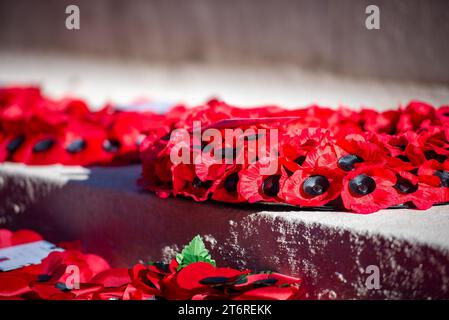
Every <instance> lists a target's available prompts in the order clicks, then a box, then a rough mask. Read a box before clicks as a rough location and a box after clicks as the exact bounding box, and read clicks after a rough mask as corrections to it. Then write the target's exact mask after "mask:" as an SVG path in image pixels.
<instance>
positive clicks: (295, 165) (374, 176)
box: [139, 101, 449, 213]
mask: <svg viewBox="0 0 449 320" xmlns="http://www.w3.org/2000/svg"><path fill="white" fill-rule="evenodd" d="M226 108H228V107H226V106H225V105H224V104H223V103H220V102H217V101H212V102H211V103H209V104H208V105H207V106H206V107H201V108H200V109H201V110H196V111H195V112H196V113H195V116H194V117H193V119H201V121H202V122H201V123H202V124H203V123H205V124H206V126H207V128H209V129H210V128H214V129H217V130H219V131H225V130H227V129H229V128H234V129H235V128H239V129H241V131H240V136H239V135H237V140H238V139H239V138H241V141H243V144H240V145H237V147H236V145H229V142H228V141H227V140H226V139H223V140H222V141H219V143H218V148H217V147H216V146H214V148H213V149H211V148H209V145H208V144H207V143H205V142H204V141H201V142H198V141H197V140H198V139H196V140H195V136H194V135H193V134H192V138H191V140H190V143H188V144H186V143H185V141H181V140H179V137H180V136H182V135H180V134H178V133H177V132H175V131H172V133H171V135H170V137H168V136H164V137H159V138H156V139H153V138H151V137H148V138H147V139H146V140H145V141H144V143H143V144H142V146H141V160H142V164H143V173H142V176H141V179H140V180H139V184H140V185H141V186H142V187H143V188H145V189H147V190H151V191H154V192H156V193H157V194H158V195H159V196H161V197H168V196H172V195H174V196H178V195H181V196H187V197H191V198H193V199H195V200H196V201H205V200H208V199H213V200H217V201H223V202H249V203H254V202H274V203H286V204H290V205H295V206H300V207H317V206H329V207H332V208H338V209H342V210H350V211H353V212H357V213H372V212H375V211H377V210H380V209H383V208H388V207H394V206H401V207H413V208H417V209H428V208H429V207H431V206H432V205H434V204H441V203H445V202H448V201H449V160H448V157H449V131H448V129H449V127H448V124H449V122H448V121H447V117H448V116H449V112H447V108H448V107H442V108H439V109H435V108H433V107H432V106H430V105H427V104H425V103H420V102H412V103H410V104H409V105H408V106H407V107H405V108H400V109H399V110H397V111H387V112H384V113H378V112H375V111H372V113H373V118H372V119H376V121H377V122H379V123H378V125H377V126H376V125H375V124H374V123H373V122H372V119H371V120H369V118H366V117H365V116H364V114H365V115H366V114H369V113H370V110H363V111H360V112H356V111H348V110H345V109H340V110H337V111H329V110H327V109H322V108H318V107H313V106H312V107H309V108H306V109H301V110H294V111H286V112H284V113H281V115H282V117H274V116H273V117H271V118H260V117H257V112H255V111H254V110H253V111H252V112H254V116H253V117H248V118H244V119H242V118H241V117H238V115H237V117H238V119H234V120H225V119H228V118H226V117H224V118H222V117H223V116H222V113H225V112H224V111H223V110H226ZM232 110H233V109H232ZM233 112H235V111H233ZM242 112H243V114H245V115H247V114H246V112H248V111H247V110H245V111H242ZM231 113H232V112H231ZM261 113H262V114H263V112H261ZM215 114H218V115H219V116H214V115H215ZM273 114H274V115H276V114H277V113H273ZM391 114H394V115H396V116H397V118H394V117H392V116H391ZM293 115H296V116H294V117H293ZM298 115H305V116H298ZM375 115H377V116H375ZM386 115H389V116H388V117H387V116H386ZM263 116H266V114H263ZM227 117H230V115H228V116H227ZM387 118H388V119H389V121H386V119H387ZM203 119H206V120H205V121H203ZM207 119H208V120H207ZM258 119H259V120H260V119H262V120H263V121H258ZM332 119H334V120H332ZM335 119H338V120H335ZM394 119H396V120H394ZM224 123H225V125H223V124H224ZM312 123H314V124H317V125H319V126H317V127H310V125H311V124H312ZM331 123H335V125H334V126H330V124H331ZM320 125H321V126H320ZM248 130H250V132H260V131H261V130H265V131H264V132H266V135H269V134H270V131H272V130H276V132H277V133H278V139H277V141H276V145H275V146H274V148H271V146H270V145H269V143H268V144H267V141H266V140H264V141H263V143H262V144H263V145H264V146H265V151H266V152H265V154H264V155H263V157H259V156H258V154H256V153H254V152H252V151H253V149H254V140H259V139H260V135H258V134H256V135H251V137H250V136H249V135H247V134H246V132H248ZM222 136H226V133H225V132H223V134H222ZM181 142H182V143H183V146H184V150H182V149H180V148H179V145H180V143H181ZM206 142H209V141H206ZM215 142H216V141H215ZM186 146H187V147H186ZM217 149H218V150H219V152H218V155H219V157H216V154H215V152H216V151H217ZM179 150H182V151H183V152H184V153H185V152H187V153H188V157H187V159H189V160H191V161H187V162H185V161H181V162H178V161H173V155H174V154H175V155H178V153H179ZM186 150H187V151H186ZM198 156H201V157H200V159H201V161H193V160H194V159H196V158H198ZM228 156H230V157H231V158H232V159H233V160H234V161H233V162H231V163H229V162H228V161H223V159H225V160H226V159H227V158H228ZM242 159H244V161H240V160H242ZM273 164H274V165H275V166H276V168H275V170H274V171H272V172H271V173H270V174H265V173H264V172H265V171H266V170H264V169H266V168H267V167H269V166H272V165H273Z"/></svg>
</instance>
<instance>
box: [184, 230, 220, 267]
mask: <svg viewBox="0 0 449 320" xmlns="http://www.w3.org/2000/svg"><path fill="white" fill-rule="evenodd" d="M176 261H177V262H178V263H179V266H178V271H179V270H181V269H182V268H184V267H185V266H188V265H189V264H191V263H194V262H207V263H210V264H211V265H213V266H215V265H216V264H215V260H213V259H212V257H211V255H210V253H209V251H208V250H207V249H206V247H205V246H204V242H203V240H202V239H201V237H200V236H199V235H197V236H196V237H195V238H193V239H192V241H190V243H189V244H188V245H186V246H185V247H184V249H183V250H182V252H181V253H178V254H177V255H176Z"/></svg>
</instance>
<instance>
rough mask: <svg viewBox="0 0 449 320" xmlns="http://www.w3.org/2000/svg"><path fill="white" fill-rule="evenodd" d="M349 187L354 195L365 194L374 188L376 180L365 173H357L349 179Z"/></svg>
mask: <svg viewBox="0 0 449 320" xmlns="http://www.w3.org/2000/svg"><path fill="white" fill-rule="evenodd" d="M349 189H350V190H351V192H352V193H354V194H356V195H359V196H365V195H367V194H370V193H371V192H373V191H374V190H375V189H376V181H374V179H373V178H371V177H370V176H367V175H366V174H359V175H358V176H357V177H355V178H354V179H352V180H351V181H349Z"/></svg>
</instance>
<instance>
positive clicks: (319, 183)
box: [302, 175, 330, 197]
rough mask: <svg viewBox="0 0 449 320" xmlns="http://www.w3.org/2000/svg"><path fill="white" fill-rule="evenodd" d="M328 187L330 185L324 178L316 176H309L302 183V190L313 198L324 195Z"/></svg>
mask: <svg viewBox="0 0 449 320" xmlns="http://www.w3.org/2000/svg"><path fill="white" fill-rule="evenodd" d="M329 186H330V183H329V180H328V179H327V178H326V177H324V176H320V175H316V176H310V177H309V178H307V179H306V180H305V181H304V183H303V185H302V190H303V191H304V192H305V193H307V194H308V195H309V196H314V197H315V196H319V195H321V194H323V193H325V192H326V191H327V190H328V189H329Z"/></svg>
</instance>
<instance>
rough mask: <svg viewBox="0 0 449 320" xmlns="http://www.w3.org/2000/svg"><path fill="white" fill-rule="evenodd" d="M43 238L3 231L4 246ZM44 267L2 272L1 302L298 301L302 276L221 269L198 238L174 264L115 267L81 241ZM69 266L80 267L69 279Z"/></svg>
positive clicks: (301, 296) (0, 242)
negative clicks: (76, 276)
mask: <svg viewBox="0 0 449 320" xmlns="http://www.w3.org/2000/svg"><path fill="white" fill-rule="evenodd" d="M39 240H42V237H41V236H40V235H39V234H38V233H36V232H34V231H31V230H19V231H16V232H11V231H10V230H7V229H0V249H1V248H4V247H10V246H14V245H18V244H24V243H28V242H33V241H39ZM60 247H63V248H65V251H62V252H59V251H53V252H51V253H50V254H49V255H48V256H47V257H46V258H44V259H43V260H42V262H41V264H39V265H29V266H26V267H22V268H19V269H15V270H12V271H8V272H0V300H28V299H33V300H299V299H306V298H307V292H306V289H305V287H304V285H303V283H302V280H301V279H299V278H295V277H290V276H286V275H283V274H280V273H275V272H259V273H255V272H252V271H250V270H237V269H233V268H224V267H217V266H216V263H215V261H214V260H213V259H212V258H211V256H210V254H209V252H208V250H207V249H206V248H205V246H204V243H203V241H202V240H201V238H200V237H199V236H196V237H195V238H193V240H192V241H191V242H190V243H189V244H188V245H187V246H185V247H184V249H183V250H182V252H181V253H178V254H177V255H176V258H174V259H173V260H171V262H170V263H163V262H159V261H158V262H149V263H138V264H136V265H134V266H133V267H132V268H130V269H127V268H111V267H110V266H109V264H108V262H107V261H106V260H104V259H103V258H102V257H100V256H98V255H94V254H86V253H83V252H82V251H81V249H80V245H79V243H78V242H76V243H61V244H60ZM68 266H76V267H78V269H79V283H77V285H75V283H73V282H70V280H71V278H69V277H71V276H72V273H71V272H69V271H68Z"/></svg>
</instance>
